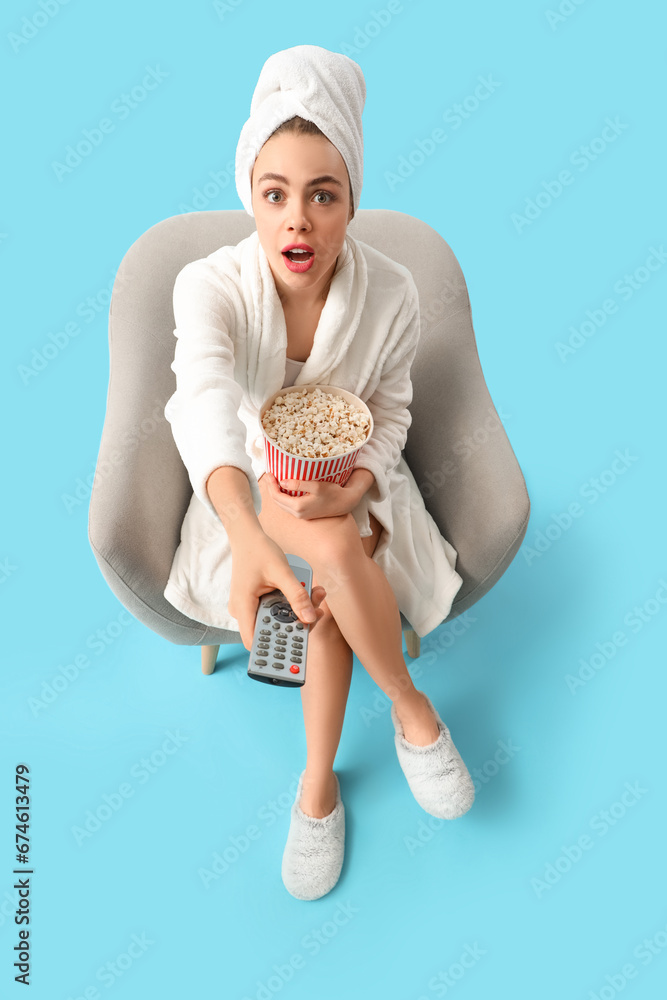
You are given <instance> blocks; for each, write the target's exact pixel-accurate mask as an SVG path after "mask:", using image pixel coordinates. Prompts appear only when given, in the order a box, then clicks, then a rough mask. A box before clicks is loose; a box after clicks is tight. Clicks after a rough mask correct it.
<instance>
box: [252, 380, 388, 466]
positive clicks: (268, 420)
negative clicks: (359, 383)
mask: <svg viewBox="0 0 667 1000" xmlns="http://www.w3.org/2000/svg"><path fill="white" fill-rule="evenodd" d="M262 427H263V428H264V433H265V434H266V436H267V437H268V438H269V439H270V440H271V441H272V442H273V443H274V444H276V445H277V446H278V447H279V448H282V450H283V451H286V452H287V453H288V454H290V455H296V456H298V457H300V458H331V457H333V456H334V455H343V454H344V453H345V452H347V451H352V450H354V449H355V448H360V447H361V446H362V445H363V444H364V443H365V441H366V439H367V438H368V434H369V431H370V419H369V416H368V414H367V413H366V412H365V411H364V410H361V409H359V407H357V406H354V405H353V404H352V403H349V402H348V401H347V400H346V399H344V398H343V396H337V395H335V394H334V393H332V392H324V391H323V390H322V389H317V388H316V389H302V390H295V391H294V392H286V393H285V394H284V395H282V396H276V398H275V400H274V401H273V403H272V405H271V406H270V407H269V409H268V410H267V411H266V413H265V414H264V415H263V417H262Z"/></svg>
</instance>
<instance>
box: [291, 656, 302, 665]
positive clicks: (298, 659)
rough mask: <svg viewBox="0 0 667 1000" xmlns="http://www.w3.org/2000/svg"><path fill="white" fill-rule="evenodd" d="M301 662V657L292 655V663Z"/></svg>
mask: <svg viewBox="0 0 667 1000" xmlns="http://www.w3.org/2000/svg"><path fill="white" fill-rule="evenodd" d="M302 662H303V661H302V659H301V657H300V656H293V657H292V663H302Z"/></svg>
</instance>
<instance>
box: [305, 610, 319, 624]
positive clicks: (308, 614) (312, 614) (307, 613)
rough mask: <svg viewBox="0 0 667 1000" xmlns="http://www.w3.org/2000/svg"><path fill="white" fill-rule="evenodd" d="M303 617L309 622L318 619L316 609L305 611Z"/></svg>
mask: <svg viewBox="0 0 667 1000" xmlns="http://www.w3.org/2000/svg"><path fill="white" fill-rule="evenodd" d="M303 617H304V618H305V619H306V621H307V622H314V621H317V615H316V614H315V612H314V611H305V612H304V615H303Z"/></svg>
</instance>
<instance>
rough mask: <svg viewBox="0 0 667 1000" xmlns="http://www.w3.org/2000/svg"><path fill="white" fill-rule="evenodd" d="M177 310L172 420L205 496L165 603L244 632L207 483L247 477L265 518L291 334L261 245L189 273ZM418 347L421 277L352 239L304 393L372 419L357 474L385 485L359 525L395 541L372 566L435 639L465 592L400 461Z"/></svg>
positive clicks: (197, 495)
mask: <svg viewBox="0 0 667 1000" xmlns="http://www.w3.org/2000/svg"><path fill="white" fill-rule="evenodd" d="M353 253H354V256H353ZM173 303H174V317H175V321H176V329H175V330H174V334H175V336H176V338H177V341H176V350H175V356H174V361H173V363H172V366H171V367H172V370H173V371H174V372H175V374H176V391H175V392H174V394H173V395H172V396H171V397H170V398H169V400H168V402H167V405H166V407H165V411H164V413H165V417H166V418H167V420H168V421H169V422H170V424H171V427H172V432H173V435H174V440H175V442H176V446H177V448H178V450H179V453H180V455H181V458H182V459H183V463H184V465H185V467H186V469H187V471H188V475H189V477H190V481H191V483H192V488H193V491H194V492H193V494H192V499H191V501H190V505H189V507H188V509H187V511H186V514H185V518H184V520H183V525H182V528H181V542H180V545H179V546H178V549H177V550H176V554H175V556H174V560H173V563H172V566H171V571H170V574H169V580H168V582H167V586H166V588H165V590H164V596H165V597H166V598H167V600H168V601H169V602H170V604H172V605H173V606H174V607H175V608H178V610H179V611H182V612H183V614H185V615H187V616H188V617H189V618H192V619H194V620H195V621H199V622H202V623H204V624H207V625H213V626H217V627H218V628H224V629H229V630H232V631H239V626H238V622H237V620H236V619H235V618H233V617H232V616H231V615H230V614H229V611H228V610H227V604H228V601H229V586H230V580H231V565H232V563H231V550H230V545H229V538H228V536H227V532H226V531H225V528H224V526H223V524H222V522H221V520H220V518H219V517H218V515H217V513H216V511H215V508H214V507H213V504H212V503H211V501H210V499H209V497H208V494H207V492H206V481H207V479H208V477H209V476H210V474H211V473H212V472H213V471H214V470H215V469H217V468H218V467H219V466H221V465H233V466H236V467H237V468H239V469H242V470H243V471H244V472H245V473H246V475H247V477H248V481H249V484H250V491H251V495H252V499H253V503H254V507H255V511H256V512H257V513H259V512H260V511H261V494H260V492H259V486H258V480H259V478H260V477H261V475H262V474H263V473H264V472H265V471H266V466H265V461H264V445H263V440H262V436H261V426H260V423H259V410H260V407H261V406H262V404H263V403H264V401H265V400H266V399H267V398H268V397H269V396H270V395H272V393H274V392H277V391H278V390H279V389H281V388H282V387H283V385H284V384H285V382H286V381H287V378H286V356H287V329H286V325H285V315H284V312H283V308H282V305H281V302H280V299H279V297H278V293H277V291H276V287H275V281H274V279H273V274H272V272H271V269H270V267H269V262H268V258H267V256H266V253H265V252H264V249H263V248H262V245H261V243H260V242H259V238H258V235H257V232H256V231H255V232H254V233H253V234H252V235H251V236H248V237H247V238H246V239H244V240H241V242H240V243H238V244H237V245H236V246H224V247H221V248H220V249H219V250H216V251H214V252H213V253H212V254H209V256H208V257H204V258H201V259H200V260H195V261H192V262H191V263H189V264H187V265H186V266H185V267H184V268H183V269H182V270H181V271H180V272H179V274H178V275H177V278H176V282H175V284H174V299H173ZM418 340H419V298H418V293H417V288H416V285H415V283H414V279H413V277H412V275H411V274H410V271H409V270H408V269H407V268H406V267H404V266H403V265H402V264H398V263H396V262H395V261H393V260H391V258H389V257H387V256H386V255H385V254H383V253H380V252H379V251H378V250H375V249H374V248H373V247H371V246H369V245H368V244H366V243H363V242H361V241H360V240H357V239H355V238H353V237H352V236H350V235H349V233H348V234H347V236H346V241H345V244H344V246H343V249H342V250H341V253H340V255H339V258H338V263H337V266H336V270H335V272H334V275H333V278H332V281H331V285H330V287H329V293H328V296H327V299H326V302H325V303H324V307H323V309H322V313H321V315H320V320H319V323H318V326H317V330H316V332H315V338H314V342H313V347H312V350H311V352H310V355H309V357H308V359H307V360H306V362H305V364H304V365H303V366H302V368H301V370H300V372H299V374H298V375H297V377H296V380H295V381H294V384H295V385H303V384H313V383H315V384H319V385H334V386H338V387H340V388H343V389H347V390H349V391H350V392H353V393H355V394H356V395H357V396H359V397H360V398H361V399H363V401H364V402H365V403H366V404H367V405H368V407H369V409H370V411H371V413H372V414H373V420H374V429H373V434H372V436H371V439H370V441H368V442H367V443H366V444H365V445H364V447H363V449H362V450H361V452H360V454H359V458H358V460H357V463H356V466H355V468H364V469H369V470H370V471H371V472H372V473H373V475H374V476H375V482H374V483H373V485H372V486H371V488H370V489H369V490H368V491H367V492H366V493H365V494H364V496H363V497H362V499H361V500H360V501H359V503H358V504H357V506H356V507H355V509H354V511H353V515H354V518H355V521H356V523H357V526H358V528H359V533H360V535H361V536H362V537H365V536H368V535H370V534H371V527H370V521H369V512H370V513H372V514H373V515H374V516H375V517H376V518H377V519H378V521H379V522H380V524H381V525H382V527H383V528H384V531H383V532H382V533H381V535H380V539H379V542H378V544H377V546H376V549H375V552H374V554H373V559H374V561H375V562H376V563H377V564H378V565H379V566H380V567H381V568H382V570H383V572H384V574H385V576H386V577H387V580H388V581H389V583H390V585H391V587H392V590H393V592H394V594H395V597H396V601H397V603H398V606H399V608H400V610H401V611H402V612H403V614H404V615H405V617H406V618H407V619H408V621H409V622H410V624H411V625H412V627H413V629H414V630H415V632H417V634H418V635H419V636H425V635H427V634H428V633H429V632H430V631H431V630H432V629H433V628H435V627H436V626H437V625H439V624H440V623H441V622H442V621H443V620H444V619H445V618H446V617H447V615H448V614H449V611H450V608H451V604H452V601H453V599H454V597H455V595H456V593H457V591H458V590H459V588H460V586H461V584H462V582H463V581H462V579H461V577H460V576H459V574H458V573H457V572H456V570H455V565H456V557H457V553H456V550H455V549H454V548H453V546H452V545H451V544H450V543H449V542H448V541H447V540H446V539H445V538H443V536H442V535H441V534H440V532H439V531H438V528H437V525H436V524H435V521H434V520H433V518H432V517H431V515H430V514H429V513H428V511H427V510H426V508H425V506H424V501H423V499H422V496H421V494H420V492H419V489H418V487H417V484H416V482H415V480H414V477H413V475H412V473H411V471H410V469H409V467H408V465H407V462H406V461H405V458H404V457H403V455H402V454H401V452H402V449H403V447H404V446H405V442H406V439H407V432H408V428H409V427H410V424H411V423H412V416H411V414H410V412H409V410H408V408H407V407H408V406H409V404H410V402H411V400H412V382H411V380H410V367H411V365H412V362H413V359H414V356H415V352H416V349H417V343H418Z"/></svg>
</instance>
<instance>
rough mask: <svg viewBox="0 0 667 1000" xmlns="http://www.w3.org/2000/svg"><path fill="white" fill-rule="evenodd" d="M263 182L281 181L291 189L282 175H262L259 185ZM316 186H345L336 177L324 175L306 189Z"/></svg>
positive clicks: (308, 184) (315, 178) (310, 183)
mask: <svg viewBox="0 0 667 1000" xmlns="http://www.w3.org/2000/svg"><path fill="white" fill-rule="evenodd" d="M262 181H280V182H281V183H282V184H287V185H288V187H289V181H288V180H287V178H286V177H283V175H282V174H262V176H261V177H260V178H259V180H258V181H257V183H258V184H261V182H262ZM315 184H337V185H338V187H340V188H342V186H343V185H342V184H341V182H340V181H339V180H337V179H336V178H335V177H332V176H331V174H322V176H321V177H313V179H312V181H308V183H307V184H306V187H314V186H315Z"/></svg>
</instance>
